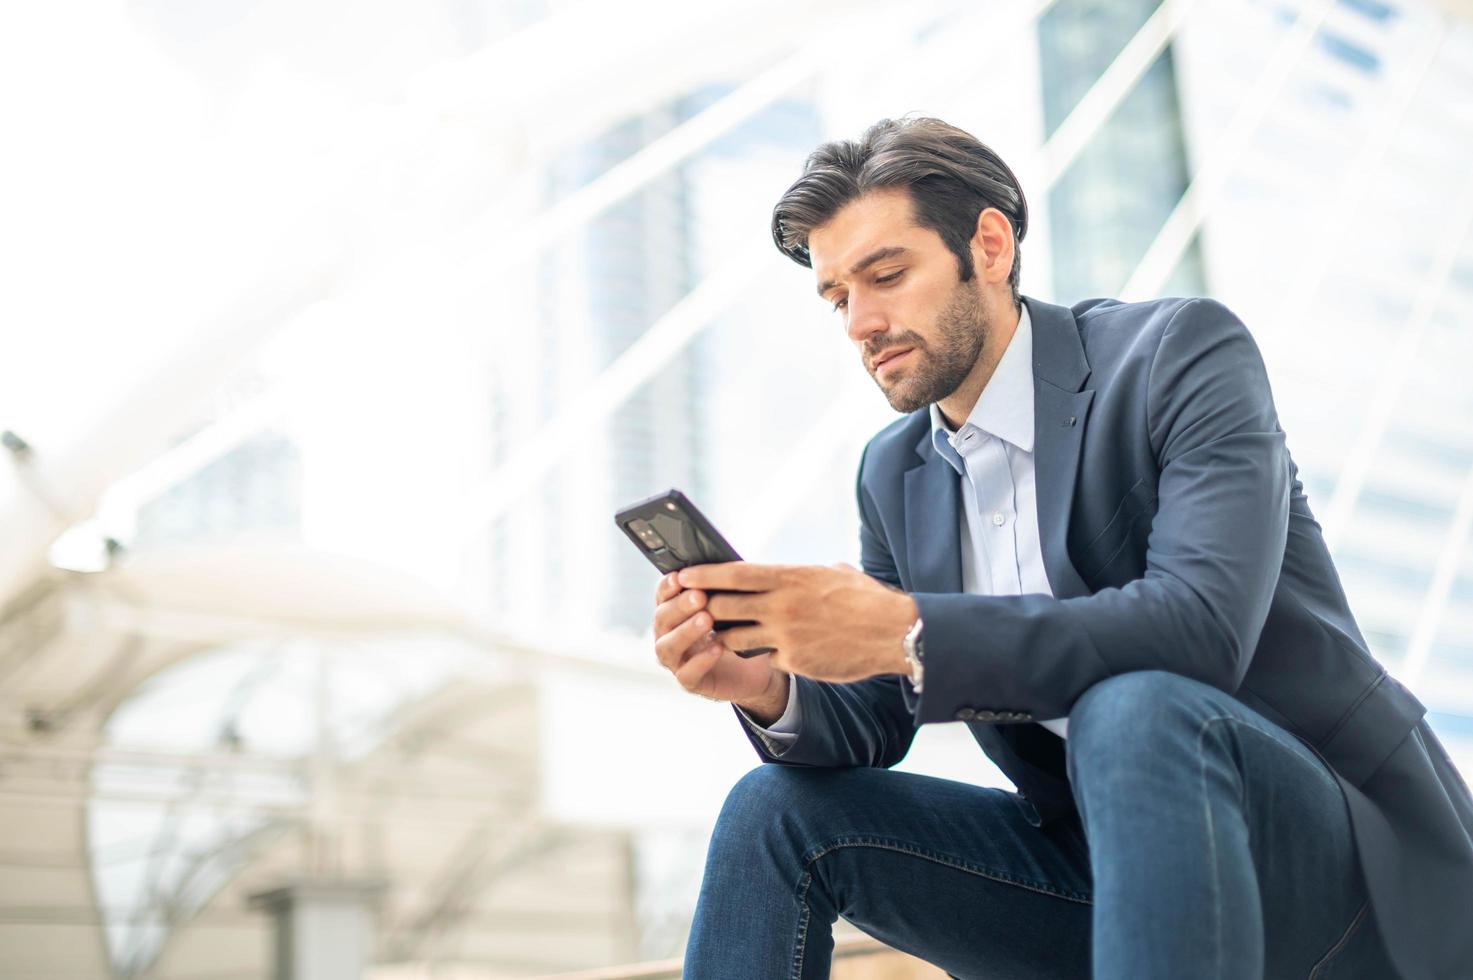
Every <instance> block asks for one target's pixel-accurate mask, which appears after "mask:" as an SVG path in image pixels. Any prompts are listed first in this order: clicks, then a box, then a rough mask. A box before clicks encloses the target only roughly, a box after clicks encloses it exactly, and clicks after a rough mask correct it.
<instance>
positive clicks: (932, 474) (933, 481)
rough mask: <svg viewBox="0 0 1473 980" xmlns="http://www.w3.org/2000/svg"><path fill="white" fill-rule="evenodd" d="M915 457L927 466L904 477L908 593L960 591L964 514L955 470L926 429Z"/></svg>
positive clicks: (929, 429) (922, 466)
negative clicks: (938, 449) (962, 517)
mask: <svg viewBox="0 0 1473 980" xmlns="http://www.w3.org/2000/svg"><path fill="white" fill-rule="evenodd" d="M916 453H917V454H918V455H920V456H921V457H922V458H923V459H924V460H925V462H924V463H922V464H921V465H920V466H915V467H912V468H911V469H909V470H907V471H906V473H905V557H906V563H907V565H908V567H909V570H910V581H909V582H907V583H905V587H906V589H907V590H908V591H910V592H960V591H961V590H962V545H961V523H960V521H961V511H960V510H959V509H958V507H959V501H958V490H959V487H958V480H959V477H958V476H957V472H956V470H954V469H952V468H951V464H949V463H948V462H946V460H944V459H942V458H941V457H940V456H939V455H938V454H937V452H936V448H935V447H934V446H932V445H931V428H930V426H929V425H927V426H926V427H925V431H924V432H923V434H922V435H921V441H920V442H918V443H916Z"/></svg>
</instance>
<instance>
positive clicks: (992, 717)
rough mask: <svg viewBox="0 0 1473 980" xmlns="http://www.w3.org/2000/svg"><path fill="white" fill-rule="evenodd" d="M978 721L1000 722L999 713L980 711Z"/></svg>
mask: <svg viewBox="0 0 1473 980" xmlns="http://www.w3.org/2000/svg"><path fill="white" fill-rule="evenodd" d="M977 720H978V721H997V720H998V717H997V712H996V711H979V712H977Z"/></svg>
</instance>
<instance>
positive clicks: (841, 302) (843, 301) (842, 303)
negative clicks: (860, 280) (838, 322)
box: [834, 296, 849, 313]
mask: <svg viewBox="0 0 1473 980" xmlns="http://www.w3.org/2000/svg"><path fill="white" fill-rule="evenodd" d="M848 305H849V297H848V296H843V297H840V298H839V299H838V300H837V301H836V302H835V303H834V312H835V313H837V312H839V311H840V310H842V309H843V308H844V307H846V306H848Z"/></svg>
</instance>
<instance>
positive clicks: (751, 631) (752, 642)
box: [716, 623, 777, 650]
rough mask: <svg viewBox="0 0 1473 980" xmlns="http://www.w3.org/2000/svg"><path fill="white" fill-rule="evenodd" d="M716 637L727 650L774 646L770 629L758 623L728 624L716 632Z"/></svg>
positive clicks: (775, 644)
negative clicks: (745, 624) (754, 624)
mask: <svg viewBox="0 0 1473 980" xmlns="http://www.w3.org/2000/svg"><path fill="white" fill-rule="evenodd" d="M716 638H717V639H718V640H720V641H721V643H722V645H723V646H725V647H726V648H727V649H728V650H755V649H757V648H758V647H775V646H777V643H776V642H774V641H773V636H772V630H770V629H768V628H767V627H766V626H763V625H762V624H761V623H758V624H757V625H756V626H730V627H727V628H726V629H724V630H719V631H718V632H717V633H716Z"/></svg>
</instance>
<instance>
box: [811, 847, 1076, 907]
mask: <svg viewBox="0 0 1473 980" xmlns="http://www.w3.org/2000/svg"><path fill="white" fill-rule="evenodd" d="M850 847H873V848H875V849H877V850H882V851H895V852H897V853H900V854H908V855H910V856H911V857H918V858H920V859H922V860H924V861H930V862H932V863H933V864H939V865H942V866H943V867H948V868H955V869H956V870H958V871H963V872H966V873H967V874H972V875H977V876H978V877H981V878H988V879H990V880H992V881H997V882H1000V883H1002V884H1005V885H1015V886H1017V887H1019V888H1024V889H1027V890H1028V891H1032V892H1038V893H1039V894H1041V895H1049V896H1051V897H1054V898H1062V899H1064V900H1065V901H1067V902H1076V903H1078V904H1080V905H1091V904H1093V902H1092V901H1091V899H1089V898H1087V897H1085V896H1084V895H1081V894H1080V893H1078V892H1073V891H1066V890H1064V889H1059V888H1054V887H1052V886H1049V885H1046V884H1043V883H1042V882H1037V881H1032V880H1030V879H1026V878H1019V877H1016V876H1014V875H1009V874H1004V873H1002V872H999V871H993V870H990V869H988V868H982V867H978V866H977V865H974V864H969V863H967V862H965V861H960V860H958V859H956V858H953V857H950V856H948V855H944V854H939V853H936V852H934V851H927V850H925V849H923V848H919V847H916V846H915V845H913V844H907V843H906V842H904V841H899V840H895V839H894V838H889V837H873V836H867V835H852V834H851V835H846V836H844V837H836V838H834V839H833V840H831V841H829V842H828V843H826V844H821V845H819V846H818V847H816V848H814V849H813V850H811V851H809V853H808V854H806V855H804V858H803V867H804V869H805V874H806V875H808V876H811V872H809V871H808V869H809V868H811V867H812V866H813V864H814V863H815V862H817V861H818V859H819V858H821V857H824V856H826V855H828V854H831V853H833V852H834V851H837V850H841V849H845V848H850ZM804 890H805V891H806V880H805V883H804Z"/></svg>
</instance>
